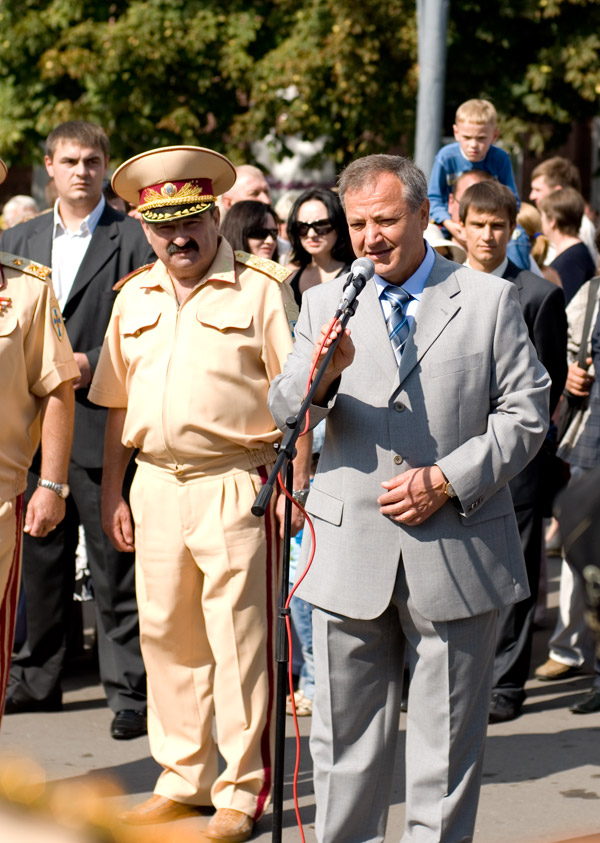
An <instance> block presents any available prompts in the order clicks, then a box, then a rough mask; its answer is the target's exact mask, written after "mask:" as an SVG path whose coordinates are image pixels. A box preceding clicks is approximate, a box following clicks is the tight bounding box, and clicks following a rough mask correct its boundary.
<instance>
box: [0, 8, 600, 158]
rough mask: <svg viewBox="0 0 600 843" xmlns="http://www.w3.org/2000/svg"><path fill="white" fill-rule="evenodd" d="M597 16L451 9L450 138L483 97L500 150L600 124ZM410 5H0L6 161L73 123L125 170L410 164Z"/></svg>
mask: <svg viewBox="0 0 600 843" xmlns="http://www.w3.org/2000/svg"><path fill="white" fill-rule="evenodd" d="M599 32H600V0H513V2H508V0H496V2H494V3H489V2H488V1H487V0H452V3H451V8H450V30H449V52H448V72H447V98H446V115H445V121H444V125H445V129H446V131H449V130H450V129H451V126H452V122H453V120H452V118H453V113H454V110H455V108H456V106H457V105H458V103H459V102H461V101H462V100H464V99H467V98H469V97H472V96H488V97H490V98H491V99H492V100H493V101H494V102H495V104H496V106H497V107H498V110H499V111H500V113H501V115H503V117H504V121H503V135H504V137H506V138H508V139H509V140H510V139H511V138H517V137H518V136H520V135H521V134H522V133H523V132H525V131H527V132H528V133H529V135H528V137H529V138H530V143H531V144H532V145H537V148H540V147H541V146H542V145H543V144H544V143H548V142H550V143H554V142H558V141H559V140H561V139H562V137H561V132H563V133H564V132H566V131H567V130H568V126H569V123H570V121H571V120H572V119H585V118H586V117H588V116H590V115H592V114H595V113H596V112H597V110H598V109H597V101H598V94H599V93H600V60H599V57H598V56H599V50H598V48H599V46H600V43H599V42H600V36H599V35H598V34H597V33H599ZM417 83H418V66H417V44H416V10H415V3H414V0H386V2H385V3H382V2H381V0H361V2H357V0H304V2H303V3H298V2H297V0H222V1H221V3H218V4H215V3H214V2H208V0H113V2H108V0H0V149H1V151H2V154H3V155H4V156H5V157H6V158H7V160H8V161H9V162H10V161H11V160H12V161H17V160H18V161H20V162H23V161H25V160H36V159H37V160H39V159H40V157H41V155H42V141H43V139H44V137H45V136H46V135H47V133H48V131H49V130H50V129H51V128H52V127H53V126H55V125H57V124H58V123H60V122H62V121H64V120H69V119H75V118H82V119H89V120H95V121H97V122H99V123H101V124H102V125H103V126H105V127H106V129H107V131H108V132H109V134H110V136H111V146H112V150H113V155H114V158H115V159H116V161H119V160H122V159H123V158H125V157H127V156H129V155H131V154H134V153H136V152H139V151H140V150H142V149H147V148H150V147H153V146H162V145H166V144H171V143H173V144H175V143H194V144H196V143H199V144H203V145H207V146H210V147H212V148H214V149H218V150H221V151H224V152H227V153H228V154H230V155H231V156H232V158H233V159H234V160H236V161H241V160H247V159H248V157H249V152H248V147H249V145H250V144H251V143H252V142H253V141H254V140H257V139H259V138H263V137H264V136H265V135H269V136H270V138H271V141H272V143H273V145H274V147H275V149H276V150H277V151H278V152H279V153H280V154H284V153H285V151H286V139H287V138H288V137H289V136H291V135H300V136H302V137H304V138H307V139H316V138H326V141H325V147H324V149H323V154H324V155H326V156H327V157H330V158H333V159H334V160H335V161H336V163H337V164H338V165H340V164H342V163H344V162H346V161H347V160H349V159H351V158H352V157H355V156H356V155H358V154H365V153H368V152H374V151H388V150H395V149H402V150H405V151H410V150H411V146H412V138H413V134H414V124H415V102H416V92H417Z"/></svg>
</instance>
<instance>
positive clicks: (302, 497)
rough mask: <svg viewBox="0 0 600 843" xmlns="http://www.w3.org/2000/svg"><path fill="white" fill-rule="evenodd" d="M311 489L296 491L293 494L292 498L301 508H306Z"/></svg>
mask: <svg viewBox="0 0 600 843" xmlns="http://www.w3.org/2000/svg"><path fill="white" fill-rule="evenodd" d="M309 492H310V489H294V491H293V492H292V497H293V499H294V500H295V501H297V502H298V503H299V504H300V506H302V507H303V506H306V499H307V497H308V493H309Z"/></svg>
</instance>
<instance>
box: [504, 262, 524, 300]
mask: <svg viewBox="0 0 600 843" xmlns="http://www.w3.org/2000/svg"><path fill="white" fill-rule="evenodd" d="M502 277H503V278H506V280H507V281H512V282H513V284H514V285H515V287H516V288H517V293H518V296H519V301H521V293H522V292H523V279H522V277H521V270H520V269H519V267H518V266H517V265H516V264H514V263H513V262H512V261H510V260H509V262H508V264H507V266H506V269H505V270H504V272H503V273H502Z"/></svg>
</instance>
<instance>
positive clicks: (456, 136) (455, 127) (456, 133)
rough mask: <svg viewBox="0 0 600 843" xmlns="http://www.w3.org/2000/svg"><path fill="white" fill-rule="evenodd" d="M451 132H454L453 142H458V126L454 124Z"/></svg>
mask: <svg viewBox="0 0 600 843" xmlns="http://www.w3.org/2000/svg"><path fill="white" fill-rule="evenodd" d="M452 131H453V132H454V140H455V141H457V140H458V126H457V125H456V123H455V124H454V125H453V126H452Z"/></svg>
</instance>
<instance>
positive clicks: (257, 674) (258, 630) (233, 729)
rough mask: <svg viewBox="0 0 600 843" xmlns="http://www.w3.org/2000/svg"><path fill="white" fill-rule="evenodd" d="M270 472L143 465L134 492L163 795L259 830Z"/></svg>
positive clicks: (267, 684) (266, 755) (271, 556)
mask: <svg viewBox="0 0 600 843" xmlns="http://www.w3.org/2000/svg"><path fill="white" fill-rule="evenodd" d="M267 472H268V468H263V467H260V468H258V469H250V470H240V469H234V470H231V471H229V472H227V473H225V474H218V475H204V476H200V477H189V476H188V478H187V479H186V478H185V477H181V476H179V477H177V476H175V475H174V474H172V473H171V472H169V471H166V470H165V469H162V468H159V467H156V466H153V465H150V464H148V463H143V462H142V463H140V465H139V467H138V470H137V473H136V476H135V479H134V483H133V487H132V489H131V508H132V513H133V517H134V521H135V528H136V534H135V545H136V578H137V596H138V605H139V615H140V631H141V646H142V655H143V657H144V662H145V665H146V671H147V674H148V734H149V738H150V748H151V751H152V755H153V756H154V758H155V759H156V760H157V761H158V763H159V764H161V765H162V766H163V768H164V770H163V772H162V774H161V776H160V777H159V779H158V781H157V783H156V787H155V793H158V794H160V795H162V796H166V797H168V798H169V799H175V800H177V801H178V802H186V803H190V804H194V805H210V804H211V802H212V804H213V805H214V806H215V807H216V808H234V809H236V810H238V811H243V812H244V813H246V814H249V815H250V816H252V817H254V818H258V817H259V816H260V815H261V814H262V812H263V811H264V809H265V807H266V805H267V804H268V800H269V795H270V790H271V745H272V741H273V703H274V658H273V630H274V615H275V607H276V588H277V582H278V567H279V566H278V553H279V541H278V538H277V534H276V529H275V519H274V517H273V514H272V513H271V512H270V513H269V514H268V516H267V517H266V518H257V517H255V516H254V515H252V514H251V512H250V508H251V506H252V504H253V502H254V498H255V496H256V494H257V493H258V491H259V489H260V488H261V486H262V484H263V482H264V479H266V476H267ZM213 718H214V720H215V724H216V735H217V743H218V748H219V751H220V753H221V755H222V756H223V758H224V759H225V764H226V766H225V770H224V771H223V772H222V773H221V774H220V775H218V769H217V745H216V743H215V740H214V738H213V731H212V726H213Z"/></svg>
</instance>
